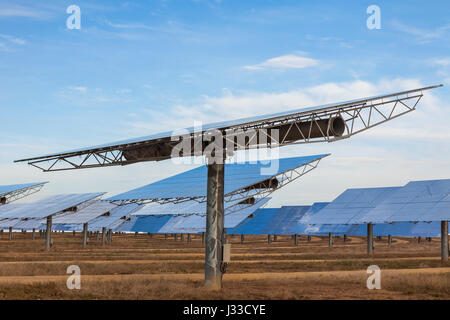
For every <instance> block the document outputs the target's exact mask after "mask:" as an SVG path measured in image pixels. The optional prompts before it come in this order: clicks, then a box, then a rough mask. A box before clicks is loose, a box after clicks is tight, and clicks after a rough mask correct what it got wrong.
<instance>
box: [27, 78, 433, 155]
mask: <svg viewBox="0 0 450 320" xmlns="http://www.w3.org/2000/svg"><path fill="white" fill-rule="evenodd" d="M439 86H440V85H439ZM436 87H438V86H432V87H426V88H420V89H416V90H410V91H412V92H416V91H417V90H424V89H431V88H436ZM410 91H403V92H397V93H391V94H386V95H378V96H374V97H368V98H362V99H355V100H349V101H344V102H338V103H331V104H325V105H321V106H314V107H307V108H300V109H295V110H289V111H283V112H278V113H273V114H266V115H259V116H253V117H247V118H242V119H236V120H231V121H223V122H216V123H210V124H206V125H203V126H202V127H201V128H200V129H199V128H197V127H190V128H186V129H183V130H181V131H180V130H176V131H167V132H162V133H157V134H152V135H149V136H144V137H139V138H134V139H127V140H121V141H117V142H111V143H105V144H101V145H97V146H92V147H87V148H80V149H74V150H69V151H65V152H60V153H53V154H49V155H45V156H38V157H33V158H29V159H23V160H20V161H25V160H33V159H42V158H48V157H53V156H59V155H67V154H73V153H80V152H87V151H92V150H97V149H110V148H113V147H118V146H126V145H130V144H134V143H142V142H148V141H153V140H157V139H165V138H166V139H167V138H169V139H170V137H172V136H173V135H175V136H177V135H178V134H176V133H175V132H177V131H178V132H183V134H189V133H200V132H202V131H207V130H213V129H228V128H239V127H242V126H247V125H250V124H254V123H258V122H261V121H267V120H281V119H286V118H290V117H294V116H300V115H308V114H311V113H312V112H319V111H326V110H334V109H336V108H339V107H343V106H352V105H359V104H362V103H366V102H367V101H370V100H375V99H381V98H383V97H392V96H397V95H403V94H406V93H408V92H410Z"/></svg>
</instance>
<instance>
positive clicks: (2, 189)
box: [0, 182, 46, 197]
mask: <svg viewBox="0 0 450 320" xmlns="http://www.w3.org/2000/svg"><path fill="white" fill-rule="evenodd" d="M44 183H46V182H35V183H25V184H13V185H7V186H0V197H2V196H4V195H6V194H8V193H11V192H15V191H20V190H24V189H28V188H32V187H35V186H38V185H41V184H44Z"/></svg>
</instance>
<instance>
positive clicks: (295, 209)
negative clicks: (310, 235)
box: [262, 206, 311, 235]
mask: <svg viewBox="0 0 450 320" xmlns="http://www.w3.org/2000/svg"><path fill="white" fill-rule="evenodd" d="M310 208H311V206H283V207H281V208H280V210H278V211H277V212H276V214H275V216H274V217H273V219H272V220H271V221H270V223H268V224H267V226H266V227H265V228H264V229H263V231H262V233H263V234H275V235H287V234H292V233H291V232H290V230H291V229H292V227H293V225H294V224H296V223H297V221H298V220H300V218H301V217H302V216H303V215H304V214H305V213H306V212H307V211H308V210H309V209H310Z"/></svg>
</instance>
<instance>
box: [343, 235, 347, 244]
mask: <svg viewBox="0 0 450 320" xmlns="http://www.w3.org/2000/svg"><path fill="white" fill-rule="evenodd" d="M344 242H347V235H346V234H344Z"/></svg>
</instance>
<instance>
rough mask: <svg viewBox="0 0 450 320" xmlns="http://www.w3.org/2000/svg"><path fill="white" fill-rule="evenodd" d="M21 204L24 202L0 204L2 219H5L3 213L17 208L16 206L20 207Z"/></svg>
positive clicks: (0, 216)
mask: <svg viewBox="0 0 450 320" xmlns="http://www.w3.org/2000/svg"><path fill="white" fill-rule="evenodd" d="M20 206H23V204H20V203H7V204H5V205H2V206H0V220H1V219H4V218H3V215H5V214H6V213H7V212H8V211H11V210H13V209H16V208H18V207H20Z"/></svg>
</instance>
